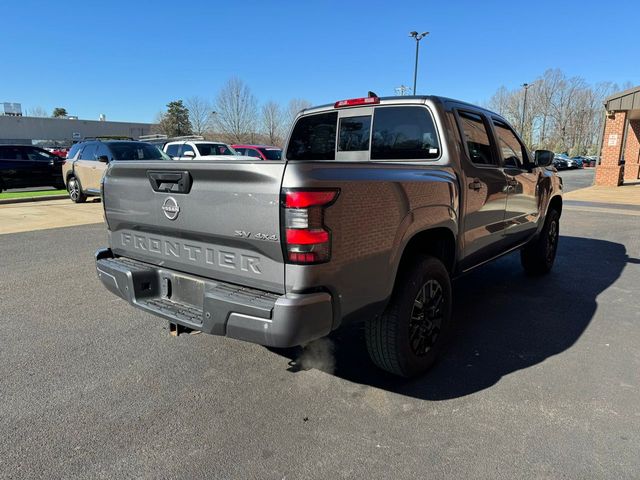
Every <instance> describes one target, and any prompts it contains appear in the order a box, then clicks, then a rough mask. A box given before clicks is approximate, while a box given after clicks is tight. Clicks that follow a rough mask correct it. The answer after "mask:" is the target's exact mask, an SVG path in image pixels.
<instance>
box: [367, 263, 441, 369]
mask: <svg viewBox="0 0 640 480" xmlns="http://www.w3.org/2000/svg"><path fill="white" fill-rule="evenodd" d="M451 305H452V294H451V280H450V278H449V272H447V269H446V268H445V266H444V265H443V263H442V262H441V261H440V260H438V259H437V258H434V257H430V256H420V257H418V258H417V259H416V261H414V262H412V265H411V266H409V267H408V268H406V269H405V270H404V271H403V272H401V273H400V275H399V277H398V280H397V281H396V285H395V287H394V292H393V294H392V296H391V301H390V303H389V305H388V306H387V308H386V310H385V312H384V313H383V314H382V315H381V316H380V317H379V318H375V319H373V320H370V321H368V322H367V324H366V328H365V334H366V341H367V350H368V351H369V355H370V356H371V360H372V361H373V362H374V363H375V364H376V365H377V366H378V367H380V368H382V369H383V370H386V371H388V372H390V373H393V374H394V375H399V376H402V377H412V376H415V375H419V374H421V373H423V372H425V371H427V370H428V369H429V368H430V367H431V366H432V365H433V363H434V362H435V361H436V359H437V357H438V355H439V354H440V352H441V350H442V348H443V346H444V344H445V343H446V339H447V337H448V336H449V334H450V331H451V324H452V320H451Z"/></svg>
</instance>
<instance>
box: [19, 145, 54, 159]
mask: <svg viewBox="0 0 640 480" xmlns="http://www.w3.org/2000/svg"><path fill="white" fill-rule="evenodd" d="M23 148H24V149H23V153H24V155H25V157H26V158H28V159H29V160H31V161H32V162H49V161H50V160H55V159H57V158H59V157H56V156H55V155H53V154H52V153H49V152H47V151H46V150H40V149H39V148H31V147H23Z"/></svg>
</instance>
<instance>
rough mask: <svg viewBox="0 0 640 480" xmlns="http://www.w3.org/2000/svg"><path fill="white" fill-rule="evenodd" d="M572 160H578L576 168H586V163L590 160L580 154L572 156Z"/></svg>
mask: <svg viewBox="0 0 640 480" xmlns="http://www.w3.org/2000/svg"><path fill="white" fill-rule="evenodd" d="M571 160H573V161H574V162H576V168H584V163H585V162H588V160H587V158H586V157H582V156H580V155H577V156H575V157H571Z"/></svg>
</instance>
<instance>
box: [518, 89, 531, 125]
mask: <svg viewBox="0 0 640 480" xmlns="http://www.w3.org/2000/svg"><path fill="white" fill-rule="evenodd" d="M531 85H533V84H532V83H523V84H522V87H523V88H524V102H523V104H522V122H520V134H521V135H523V136H524V117H525V114H526V112H527V91H528V90H529V87H530V86H531Z"/></svg>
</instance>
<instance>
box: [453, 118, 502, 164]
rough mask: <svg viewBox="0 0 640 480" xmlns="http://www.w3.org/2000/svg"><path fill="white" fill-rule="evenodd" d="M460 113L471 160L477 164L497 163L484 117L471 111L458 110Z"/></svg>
mask: <svg viewBox="0 0 640 480" xmlns="http://www.w3.org/2000/svg"><path fill="white" fill-rule="evenodd" d="M458 115H459V116H460V124H461V125H462V133H463V134H464V140H465V142H466V143H467V148H468V149H469V157H470V160H471V161H472V162H473V163H475V164H477V165H497V164H498V162H497V161H496V159H495V157H494V155H493V150H492V148H491V142H490V141H489V134H488V133H487V127H486V125H485V123H484V121H483V120H482V117H481V116H480V115H477V114H475V113H470V112H458Z"/></svg>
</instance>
